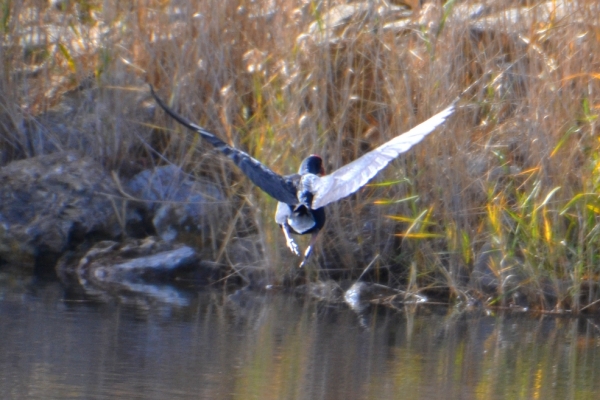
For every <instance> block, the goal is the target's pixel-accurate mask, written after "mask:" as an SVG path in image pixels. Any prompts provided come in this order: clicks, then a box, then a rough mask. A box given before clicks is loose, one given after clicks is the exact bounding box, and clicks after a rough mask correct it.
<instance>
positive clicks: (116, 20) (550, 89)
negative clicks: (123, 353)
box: [0, 0, 600, 310]
mask: <svg viewBox="0 0 600 400" xmlns="http://www.w3.org/2000/svg"><path fill="white" fill-rule="evenodd" d="M55 3H56V4H59V5H57V6H54V7H52V6H49V5H48V4H47V3H46V2H40V1H34V0H23V1H19V2H15V1H8V0H6V1H3V2H2V3H1V6H0V38H1V40H2V46H0V52H1V53H0V56H1V59H2V63H1V64H0V104H1V105H2V108H1V110H0V114H1V115H0V122H1V124H0V162H1V163H2V164H5V163H7V162H9V161H10V160H13V159H17V158H22V157H30V156H33V155H36V154H40V153H43V152H45V151H50V150H49V149H47V148H44V146H41V145H39V146H32V139H31V135H32V132H38V134H39V132H42V133H44V134H45V135H48V136H50V137H51V138H53V141H54V142H56V143H59V144H60V146H58V147H61V148H64V147H75V148H78V149H79V150H82V151H85V152H87V153H88V154H90V155H92V156H93V157H95V158H97V159H98V160H100V161H102V162H103V163H104V164H105V165H106V166H107V168H109V169H116V170H118V171H121V172H122V173H124V171H125V170H126V166H127V165H129V164H130V163H132V162H134V163H138V164H141V165H144V166H151V165H156V164H164V163H173V164H176V165H179V166H181V167H182V168H183V169H185V170H186V171H189V172H190V173H192V174H194V175H195V176H197V177H198V179H203V180H207V181H210V182H213V183H215V184H217V185H218V186H219V187H220V188H221V189H222V190H223V191H224V192H225V194H226V197H227V198H228V199H231V200H230V202H231V207H232V209H238V208H239V209H243V210H244V213H243V215H240V216H239V217H238V218H237V219H235V221H233V222H232V223H233V229H232V228H231V225H227V226H215V227H213V228H214V229H213V230H214V231H215V232H219V235H220V236H219V237H220V238H221V239H220V240H223V241H224V242H223V243H218V244H216V245H215V249H214V254H215V257H216V256H217V255H219V254H220V255H221V260H227V257H226V255H227V249H228V240H231V238H236V237H244V236H245V237H248V238H251V239H252V240H254V241H255V242H256V243H259V244H260V246H258V247H257V248H262V250H257V254H258V255H259V256H260V257H259V259H263V260H266V261H265V262H258V263H256V265H254V267H253V268H254V269H255V270H257V271H259V272H260V271H262V272H260V273H265V274H269V275H270V276H274V277H275V278H274V279H275V280H283V279H284V277H285V276H286V274H287V273H288V272H289V270H290V269H292V268H295V264H296V263H297V260H296V259H294V258H293V257H292V256H291V255H289V254H288V253H287V250H286V249H285V246H284V243H283V241H282V240H280V234H279V231H278V227H277V226H275V224H274V223H273V222H272V215H271V210H274V206H275V204H274V201H273V200H272V199H269V198H268V197H267V196H266V195H264V194H262V193H260V192H259V191H258V190H257V189H256V188H253V187H252V186H251V185H250V184H249V183H248V181H247V180H246V179H244V177H243V176H241V175H240V174H239V173H238V171H236V170H235V169H234V168H233V167H232V166H231V164H230V163H229V162H228V161H227V160H224V158H223V157H221V156H220V155H219V154H216V153H215V152H214V151H212V150H211V149H209V148H207V146H205V144H204V143H202V142H199V141H197V140H195V139H194V138H193V136H191V135H189V134H188V132H184V131H183V130H181V129H180V128H179V127H177V126H175V125H174V124H173V123H172V122H171V121H169V120H168V119H167V118H166V117H165V116H164V115H163V114H161V113H156V115H154V116H153V117H152V116H151V114H150V112H151V111H152V108H151V103H150V102H149V97H148V96H147V91H146V88H145V87H144V85H143V84H144V82H149V83H152V84H153V85H154V86H155V87H157V88H158V90H159V92H160V93H161V95H162V96H163V97H165V98H167V99H168V101H169V102H170V104H171V105H172V106H173V107H174V108H176V109H177V110H178V111H179V112H180V113H181V114H183V115H185V116H187V117H189V118H191V119H193V120H195V121H197V122H198V123H199V124H201V125H203V126H205V127H206V128H207V129H209V130H212V131H214V132H215V133H216V134H217V135H219V136H221V137H223V138H225V139H226V140H227V141H229V142H231V143H232V144H233V145H235V146H237V147H240V148H242V149H244V150H245V151H247V152H249V153H250V154H251V155H252V156H254V157H256V158H258V159H260V160H263V161H265V162H266V163H268V164H269V165H270V166H271V167H272V168H273V169H274V170H275V171H278V172H280V173H292V172H294V171H295V170H296V168H297V166H298V165H299V163H300V161H301V160H302V159H303V158H304V156H306V155H308V154H311V153H319V154H321V155H322V156H324V158H325V160H326V166H327V169H329V170H333V169H335V168H337V167H339V166H341V165H343V164H345V163H347V162H349V161H350V160H352V159H354V158H356V157H358V156H360V155H361V154H363V153H364V152H366V151H368V150H369V149H372V148H373V147H375V146H376V145H377V144H379V143H382V142H384V141H386V140H389V139H390V138H392V137H393V136H395V135H397V134H399V133H401V132H404V131H406V130H408V129H409V128H410V127H412V126H414V125H416V124H417V123H419V122H421V121H423V120H425V119H426V118H428V117H429V116H431V115H433V114H434V113H435V112H437V111H439V110H440V109H442V108H443V107H445V106H446V105H447V104H449V103H450V101H452V99H453V98H454V97H455V96H456V95H457V94H458V93H460V91H461V90H463V89H464V88H466V87H468V86H469V85H470V84H471V83H473V82H474V81H475V80H476V79H479V78H480V77H482V76H484V75H485V74H489V78H486V79H484V80H483V81H482V82H481V84H479V85H478V86H476V87H475V88H474V89H473V90H472V91H470V92H469V93H467V94H466V96H465V97H464V98H463V100H462V101H461V103H460V105H461V108H460V110H459V111H458V112H457V114H456V115H455V116H454V117H453V118H451V119H450V120H449V121H448V122H447V123H446V124H445V126H444V127H443V128H442V129H439V130H438V132H436V133H434V134H432V135H431V137H429V138H427V139H426V141H425V142H424V143H423V144H421V145H419V146H417V147H416V148H415V149H414V150H412V151H411V152H410V153H409V154H408V155H406V156H405V157H401V158H400V159H399V160H397V161H395V162H393V163H392V165H391V166H390V167H388V168H387V169H386V170H385V171H384V172H383V173H382V174H380V176H378V177H377V178H376V179H375V180H374V181H373V182H371V183H372V184H371V185H369V186H368V187H367V188H365V189H363V190H362V191H360V192H359V193H357V194H355V195H353V196H351V197H350V198H349V199H347V200H344V201H342V202H340V203H338V204H335V205H331V206H329V209H328V213H329V221H328V225H327V227H326V230H325V232H324V234H323V237H322V238H321V242H320V247H319V248H318V249H317V254H318V257H317V259H318V260H319V264H320V265H321V267H322V268H323V269H326V270H328V271H329V273H330V274H331V275H332V276H335V277H337V278H339V279H345V278H348V279H356V278H357V277H358V276H359V275H360V274H361V272H362V271H363V269H364V267H365V266H366V265H368V264H369V263H370V262H371V261H372V260H374V259H376V262H375V263H374V266H373V267H372V268H371V269H370V270H371V272H370V273H368V274H366V275H365V276H363V278H362V279H372V280H378V281H383V282H387V283H388V284H390V285H404V286H406V285H407V284H408V283H410V287H411V288H412V289H414V290H416V291H428V290H429V291H431V290H436V291H438V292H439V289H440V288H442V287H443V288H445V289H444V290H448V289H449V291H448V293H450V296H455V297H457V298H477V297H478V298H480V299H481V300H482V301H484V302H487V303H489V304H505V305H510V304H527V305H528V306H535V307H540V308H544V309H557V310H562V309H573V310H579V309H582V308H584V307H587V305H590V304H593V303H594V301H596V300H597V299H598V298H599V294H598V290H599V287H598V273H599V271H598V265H599V263H598V252H597V243H598V234H599V229H598V228H597V227H598V226H599V225H598V218H599V213H600V204H599V197H598V196H599V185H600V179H599V174H600V173H599V167H598V160H599V159H600V156H599V154H600V143H599V141H598V134H599V131H598V122H597V117H598V114H599V112H600V41H599V39H598V38H599V33H598V32H599V29H600V26H599V24H598V21H597V15H598V10H597V8H598V6H597V4H596V2H594V1H586V0H576V1H550V2H547V3H543V2H533V1H525V2H523V1H501V2H498V1H483V2H478V3H475V2H471V1H465V2H456V1H448V2H446V3H445V4H444V5H443V6H442V5H439V4H436V5H432V4H426V5H424V6H423V7H418V6H417V5H416V3H418V2H414V3H415V8H413V9H412V10H410V9H409V8H406V9H405V10H402V9H400V8H397V9H394V10H392V9H391V8H390V4H391V3H393V2H384V1H371V2H367V3H365V4H363V5H360V4H362V3H350V4H349V5H346V2H344V1H342V0H339V1H338V0H330V1H301V0H273V1H264V2H254V1H249V0H218V1H217V0H205V1H202V2H196V1H190V0H181V1H177V2H175V1H173V2H169V1H157V0H145V1H102V2H101V1H75V0H73V1H64V2H55ZM353 4H354V7H355V8H354V9H351V7H353ZM357 4H358V5H357ZM361 7H362V8H361ZM477 7H481V8H477ZM477 12H479V14H476V13H477ZM410 13H412V14H410ZM517 14H518V15H519V17H518V18H516V17H515V15H517ZM475 15H479V16H477V17H476V16H475ZM500 74H502V75H501V76H500ZM499 76H500V77H499ZM498 77H499V78H498ZM496 78H498V79H496ZM90 79H91V80H92V81H93V86H95V87H97V88H98V89H97V90H95V91H93V92H92V93H93V95H89V94H86V93H87V92H86V91H73V89H75V88H76V87H78V86H80V85H82V84H85V83H86V82H88V81H89V80H90ZM65 92H67V94H64V93H65ZM69 96H71V97H69ZM86 96H88V97H89V98H88V97H86ZM73 99H74V100H73ZM69 101H70V102H71V103H69ZM65 104H66V105H69V106H70V107H71V113H70V114H66V115H68V116H69V118H66V119H63V120H61V123H62V128H61V129H72V130H73V132H77V133H72V134H70V135H67V136H68V138H69V140H66V139H65V136H64V135H62V134H58V133H57V132H56V129H53V127H55V126H56V124H55V125H53V124H54V120H52V118H50V117H51V116H53V115H54V116H55V117H54V118H58V117H57V116H60V115H65V114H60V113H59V112H58V111H56V109H57V107H64V106H65ZM52 113H54V114H52ZM53 135H54V136H53ZM232 214H234V213H232ZM485 249H488V250H491V251H493V254H494V255H493V256H490V257H487V258H486V257H484V253H485V251H484V250H485ZM478 260H480V261H481V260H483V261H481V262H484V261H485V266H482V265H478V264H477V262H478ZM486 260H487V261H486ZM234 267H235V268H237V269H236V271H237V272H238V273H240V274H244V273H246V272H244V271H248V269H245V268H244V266H242V265H237V266H234ZM477 269H479V272H482V273H483V274H484V275H486V276H488V277H489V278H492V277H493V278H494V279H495V281H496V282H497V285H496V286H497V287H496V289H495V291H494V292H493V293H492V294H486V293H485V291H482V290H480V289H477V288H476V287H475V286H473V285H472V281H470V279H469V278H470V277H471V276H472V272H473V271H474V270H477ZM524 299H525V300H524Z"/></svg>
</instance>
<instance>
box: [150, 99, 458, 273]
mask: <svg viewBox="0 0 600 400" xmlns="http://www.w3.org/2000/svg"><path fill="white" fill-rule="evenodd" d="M150 90H151V93H152V96H153V97H154V99H155V100H156V102H157V103H158V105H159V106H160V107H161V108H162V109H163V110H165V112H166V113H167V114H169V115H170V116H171V117H172V118H173V119H175V120H176V121H177V122H179V123H180V124H182V125H183V126H185V127H187V128H189V129H191V130H193V131H195V132H197V133H199V134H200V135H201V136H202V138H204V139H205V140H206V141H208V142H209V143H210V144H212V145H213V146H214V147H215V148H216V149H217V150H220V151H221V152H222V153H223V154H225V155H226V156H228V157H229V158H230V159H231V160H232V161H233V162H234V163H235V164H236V165H237V166H238V167H239V168H240V169H241V170H242V172H243V173H244V174H245V175H246V176H247V177H248V178H249V179H250V180H251V181H252V182H253V183H254V184H255V185H256V186H258V187H259V188H260V189H262V190H263V191H264V192H266V193H267V194H268V195H270V196H271V197H273V198H274V199H276V200H277V201H278V204H277V211H276V213H275V221H276V222H277V223H278V224H279V225H280V226H281V228H282V230H283V234H284V235H285V238H286V244H287V246H288V248H289V249H290V250H291V251H292V252H293V253H294V254H296V255H300V252H299V249H298V246H297V245H296V243H295V242H294V240H293V239H292V238H291V237H290V234H298V235H306V234H310V235H311V241H310V244H309V245H308V247H307V248H306V251H305V252H304V259H303V261H302V263H301V264H300V267H302V266H303V265H304V264H305V263H306V261H307V260H308V258H309V256H310V254H311V252H312V249H313V247H314V245H315V242H316V239H317V235H318V233H319V231H320V230H321V229H322V228H323V226H324V225H325V219H326V218H325V208H324V207H325V206H326V205H327V204H329V203H332V202H334V201H337V200H339V199H341V198H344V197H346V196H348V195H350V194H352V193H354V192H355V191H357V190H358V189H360V188H361V187H363V186H364V185H365V184H366V183H367V182H368V181H369V180H370V179H371V178H373V177H374V176H375V175H376V174H377V173H378V172H379V171H380V170H381V169H383V168H385V166H386V165H387V164H388V163H389V162H390V161H391V160H393V159H395V158H396V157H397V156H398V155H399V154H401V153H403V152H405V151H407V150H408V149H410V148H411V147H412V146H413V145H415V144H416V143H418V142H420V141H421V140H422V139H423V138H424V137H425V136H426V135H428V134H429V133H430V132H432V131H433V130H434V129H435V128H436V127H438V126H439V125H441V124H442V123H443V122H444V121H445V120H446V118H447V117H448V116H450V115H451V114H452V113H453V112H454V108H455V104H456V101H457V100H458V99H457V100H455V101H454V102H453V103H452V104H451V105H450V106H449V107H446V108H445V109H444V110H442V111H441V112H439V113H437V114H436V115H434V116H433V117H431V118H429V119H428V120H426V121H425V122H423V123H421V124H419V125H417V126H416V127H414V128H413V129H411V130H409V131H408V132H405V133H403V134H401V135H398V136H396V137H394V138H393V139H392V140H390V141H388V142H386V143H384V144H382V145H381V146H379V147H377V148H376V149H374V150H372V151H370V152H368V153H366V154H364V155H363V156H362V157H360V158H358V159H356V160H354V161H352V162H351V163H349V164H347V165H345V166H343V167H341V168H339V169H337V170H336V171H334V172H333V173H331V174H329V175H325V172H324V169H323V160H322V159H321V157H319V156H317V155H314V154H313V155H311V156H309V157H307V158H305V159H304V161H302V164H301V165H300V168H299V170H298V173H297V174H293V175H288V176H281V175H279V174H276V173H275V172H273V171H272V170H271V169H269V168H268V167H267V166H265V165H264V164H262V163H261V162H259V161H258V160H256V159H254V158H252V157H251V156H250V155H248V154H246V153H245V152H243V151H241V150H238V149H236V148H233V147H231V146H230V145H228V144H227V143H225V142H223V141H222V140H221V139H219V138H218V137H217V136H216V135H215V134H213V133H212V132H209V131H207V130H206V129H204V128H202V127H200V126H198V125H196V124H194V123H193V122H191V121H189V120H187V119H186V118H184V117H182V116H180V115H179V114H177V113H175V112H174V111H173V110H171V109H170V108H169V107H167V106H166V105H165V104H164V103H163V101H162V100H161V99H160V98H159V97H158V96H157V95H156V93H154V89H152V87H150Z"/></svg>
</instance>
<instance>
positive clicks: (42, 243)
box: [0, 152, 123, 269]
mask: <svg viewBox="0 0 600 400" xmlns="http://www.w3.org/2000/svg"><path fill="white" fill-rule="evenodd" d="M121 198H122V195H121V194H120V193H119V191H118V190H117V188H116V186H115V184H114V182H113V181H112V180H111V178H110V177H109V175H108V174H107V173H106V172H105V171H104V169H103V168H102V166H101V165H99V164H98V163H96V162H95V161H94V160H93V159H91V158H89V157H85V156H82V155H80V154H78V153H76V152H66V153H55V154H50V155H44V156H39V157H32V158H28V159H25V160H20V161H15V162H13V163H10V164H8V165H7V166H5V167H3V168H1V169H0V263H2V262H3V263H9V264H16V265H22V266H30V267H31V266H35V267H36V268H41V269H52V268H53V267H54V265H52V263H53V262H56V260H57V259H58V257H60V255H61V254H63V253H64V252H65V251H67V250H69V249H73V248H75V247H76V246H78V245H79V244H81V243H83V242H84V241H88V240H89V241H92V242H95V241H98V240H101V239H116V238H118V237H120V236H121V235H122V233H123V231H122V226H121V224H120V223H119V218H118V216H117V214H116V212H115V210H119V209H121V206H122V200H121Z"/></svg>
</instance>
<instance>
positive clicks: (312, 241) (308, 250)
mask: <svg viewBox="0 0 600 400" xmlns="http://www.w3.org/2000/svg"><path fill="white" fill-rule="evenodd" d="M317 236H319V232H318V231H317V232H314V233H313V234H312V236H311V238H310V243H309V245H308V247H307V248H306V250H305V251H304V259H303V260H302V262H301V263H300V265H299V266H298V268H302V267H304V265H305V264H306V262H307V261H308V257H310V255H311V254H312V250H313V247H315V243H316V242H317Z"/></svg>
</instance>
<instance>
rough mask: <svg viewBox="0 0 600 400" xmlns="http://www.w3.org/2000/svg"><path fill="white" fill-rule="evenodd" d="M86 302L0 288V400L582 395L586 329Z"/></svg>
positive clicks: (208, 295) (594, 350) (592, 390)
mask: <svg viewBox="0 0 600 400" xmlns="http://www.w3.org/2000/svg"><path fill="white" fill-rule="evenodd" d="M178 296H180V298H184V299H186V301H185V302H182V303H177V302H173V303H164V304H149V303H147V302H140V303H135V302H132V303H128V304H124V303H123V302H105V303H100V302H92V301H88V300H85V299H83V298H76V297H72V296H71V297H66V296H65V291H64V289H63V287H62V286H61V285H60V284H59V283H57V282H46V283H31V282H24V281H21V280H11V279H7V278H6V279H5V278H3V279H0V335H1V337H2V340H0V354H2V357H0V398H2V399H21V398H30V399H37V398H39V399H50V398H56V399H58V398H60V399H63V398H94V399H109V398H110V399H112V398H128V399H142V398H143V399H165V398H169V399H187V398H190V399H198V398H201V399H396V398H398V399H399V398H411V399H418V398H423V399H431V398H449V399H450V398H451V399H537V398H539V399H595V398H597V393H598V392H599V391H600V380H599V379H598V375H599V372H598V371H600V320H599V319H598V318H567V317H551V316H543V315H537V316H535V315H531V314H518V313H506V314H499V315H489V314H486V313H483V312H459V311H456V310H455V309H451V308H447V307H436V306H427V305H425V306H423V305H420V306H418V307H415V308H414V309H400V310H392V309H388V308H381V307H379V308H376V307H373V308H370V309H367V310H365V311H364V312H363V313H361V314H356V313H355V312H353V311H352V310H350V309H349V308H347V307H346V306H344V305H336V304H327V303H321V302H316V301H311V300H306V299H305V298H304V297H298V296H294V295H290V294H283V293H262V294H261V293H255V292H250V291H243V290H242V291H238V292H235V293H233V294H228V293H225V292H223V291H218V290H204V291H197V292H181V293H179V294H178Z"/></svg>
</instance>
